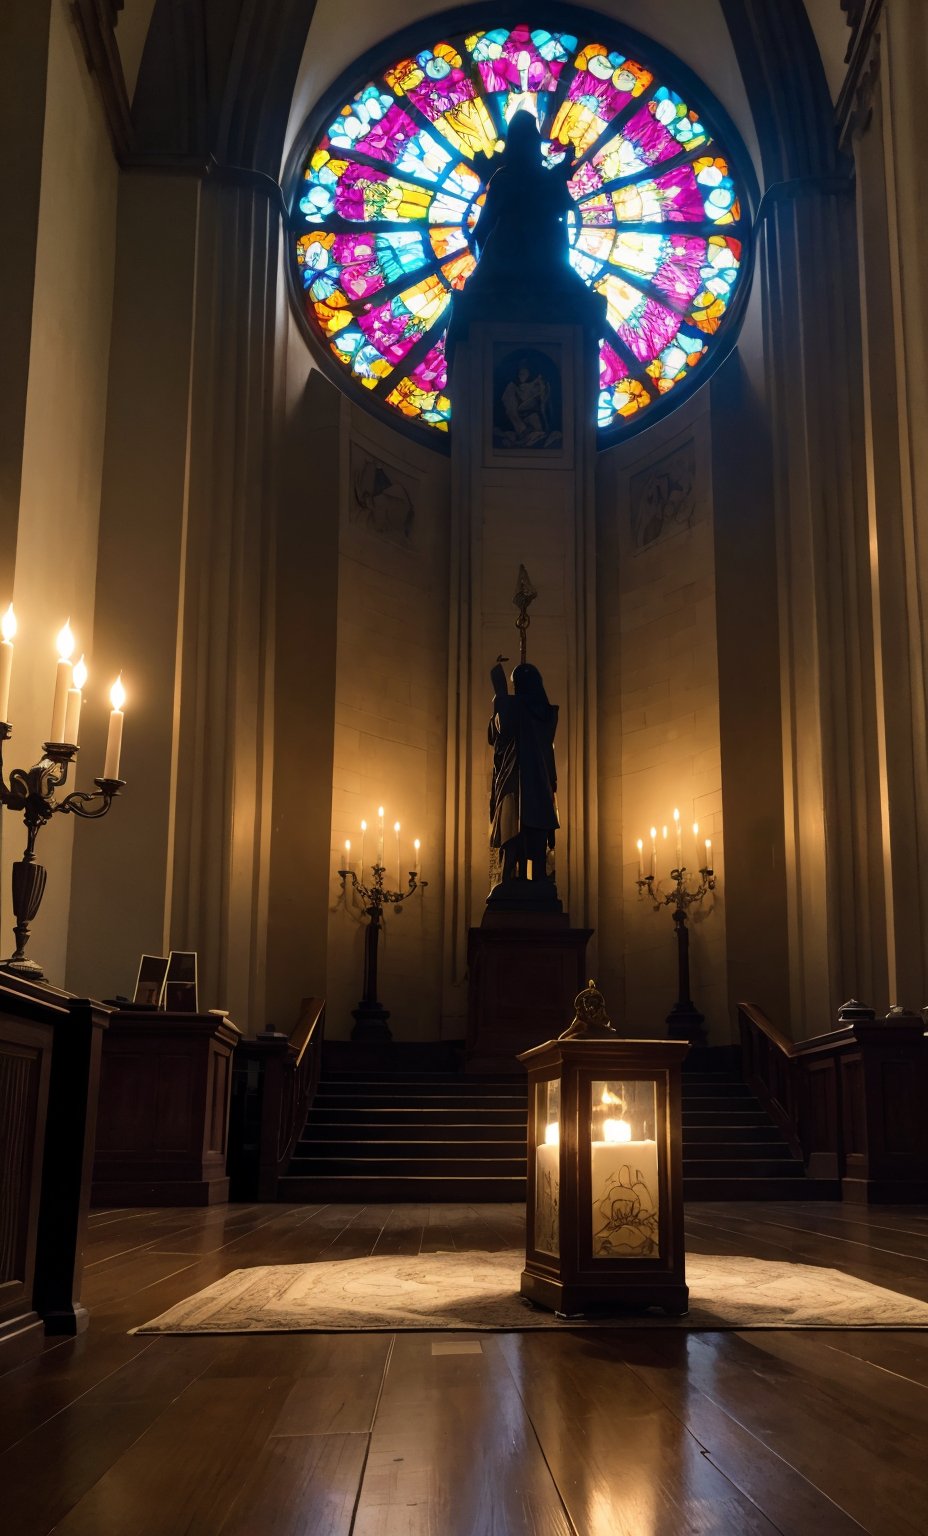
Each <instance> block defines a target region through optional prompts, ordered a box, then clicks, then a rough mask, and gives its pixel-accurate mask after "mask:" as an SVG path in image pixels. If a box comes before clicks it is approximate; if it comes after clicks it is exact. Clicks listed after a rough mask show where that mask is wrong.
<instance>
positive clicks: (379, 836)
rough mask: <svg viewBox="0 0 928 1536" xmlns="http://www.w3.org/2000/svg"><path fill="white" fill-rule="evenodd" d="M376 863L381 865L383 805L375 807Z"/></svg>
mask: <svg viewBox="0 0 928 1536" xmlns="http://www.w3.org/2000/svg"><path fill="white" fill-rule="evenodd" d="M377 824H378V832H377V863H378V864H380V865H381V866H382V865H383V806H382V805H378V807H377Z"/></svg>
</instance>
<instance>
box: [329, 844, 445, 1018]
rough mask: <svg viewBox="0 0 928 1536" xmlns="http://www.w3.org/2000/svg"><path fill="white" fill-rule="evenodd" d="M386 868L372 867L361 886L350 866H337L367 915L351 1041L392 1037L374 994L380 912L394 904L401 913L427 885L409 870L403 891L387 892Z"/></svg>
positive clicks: (341, 876)
mask: <svg viewBox="0 0 928 1536" xmlns="http://www.w3.org/2000/svg"><path fill="white" fill-rule="evenodd" d="M386 873H387V871H386V869H385V867H384V865H383V864H381V863H380V861H379V860H378V862H377V863H376V864H375V865H374V866H373V868H372V874H373V884H372V885H364V883H363V880H360V879H359V878H358V876H357V875H356V874H355V872H354V870H353V869H340V870H339V871H338V878H339V880H340V881H341V882H342V889H343V890H345V891H347V890H348V889H349V885H348V881H350V882H351V885H350V889H351V890H354V891H357V893H358V895H359V896H360V897H361V900H362V901H363V902H364V916H365V917H366V918H368V924H367V928H366V930H365V933H364V982H363V989H362V993H361V1000H360V1002H359V1003H358V1006H357V1008H353V1009H352V1010H351V1015H352V1018H353V1019H354V1021H355V1024H354V1029H353V1030H352V1031H351V1038H352V1040H362V1041H377V1042H385V1041H387V1040H392V1038H393V1035H392V1033H391V1030H390V1027H389V1025H388V1024H387V1020H388V1019H389V1017H390V1013H389V1010H388V1009H386V1008H384V1006H383V1004H382V1003H381V1002H380V1000H379V998H378V996H377V959H378V952H379V947H380V935H381V933H382V931H383V914H384V908H385V907H387V906H395V907H396V911H397V914H399V913H400V912H402V910H403V908H402V903H403V902H404V901H406V900H408V898H409V897H410V896H411V895H412V894H413V892H414V891H417V890H419V891H424V890H425V888H426V886H427V885H428V881H427V880H422V879H420V877H419V872H418V870H415V869H411V870H410V871H409V884H408V887H407V889H406V890H405V891H389V890H387V888H386V886H385V885H384V876H385V875H386Z"/></svg>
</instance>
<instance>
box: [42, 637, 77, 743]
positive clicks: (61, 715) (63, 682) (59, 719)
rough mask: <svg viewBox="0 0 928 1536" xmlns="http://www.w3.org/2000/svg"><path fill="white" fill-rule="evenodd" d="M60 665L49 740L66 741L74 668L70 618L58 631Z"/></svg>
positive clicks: (56, 674) (56, 673) (57, 672)
mask: <svg viewBox="0 0 928 1536" xmlns="http://www.w3.org/2000/svg"><path fill="white" fill-rule="evenodd" d="M56 643H57V646H58V667H57V670H56V672H55V700H54V703H53V704H52V723H51V728H50V730H49V733H48V739H49V741H64V739H65V736H64V722H65V716H66V714H67V712H68V689H69V688H70V686H71V678H72V675H73V668H72V666H71V656H72V654H73V652H74V636H73V635H72V633H71V623H70V620H69V621H68V623H67V624H64V625H62V627H61V629H59V631H58V639H57V642H56Z"/></svg>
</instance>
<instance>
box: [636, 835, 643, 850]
mask: <svg viewBox="0 0 928 1536" xmlns="http://www.w3.org/2000/svg"><path fill="white" fill-rule="evenodd" d="M637 846H638V852H639V853H640V852H641V850H642V848H643V847H644V843H643V842H642V841H641V838H640V837H639V839H638V844H637Z"/></svg>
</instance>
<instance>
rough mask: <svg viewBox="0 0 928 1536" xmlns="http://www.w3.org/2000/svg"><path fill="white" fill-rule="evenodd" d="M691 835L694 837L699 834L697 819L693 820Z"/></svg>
mask: <svg viewBox="0 0 928 1536" xmlns="http://www.w3.org/2000/svg"><path fill="white" fill-rule="evenodd" d="M693 836H694V837H698V836H699V822H698V821H694V822H693Z"/></svg>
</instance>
